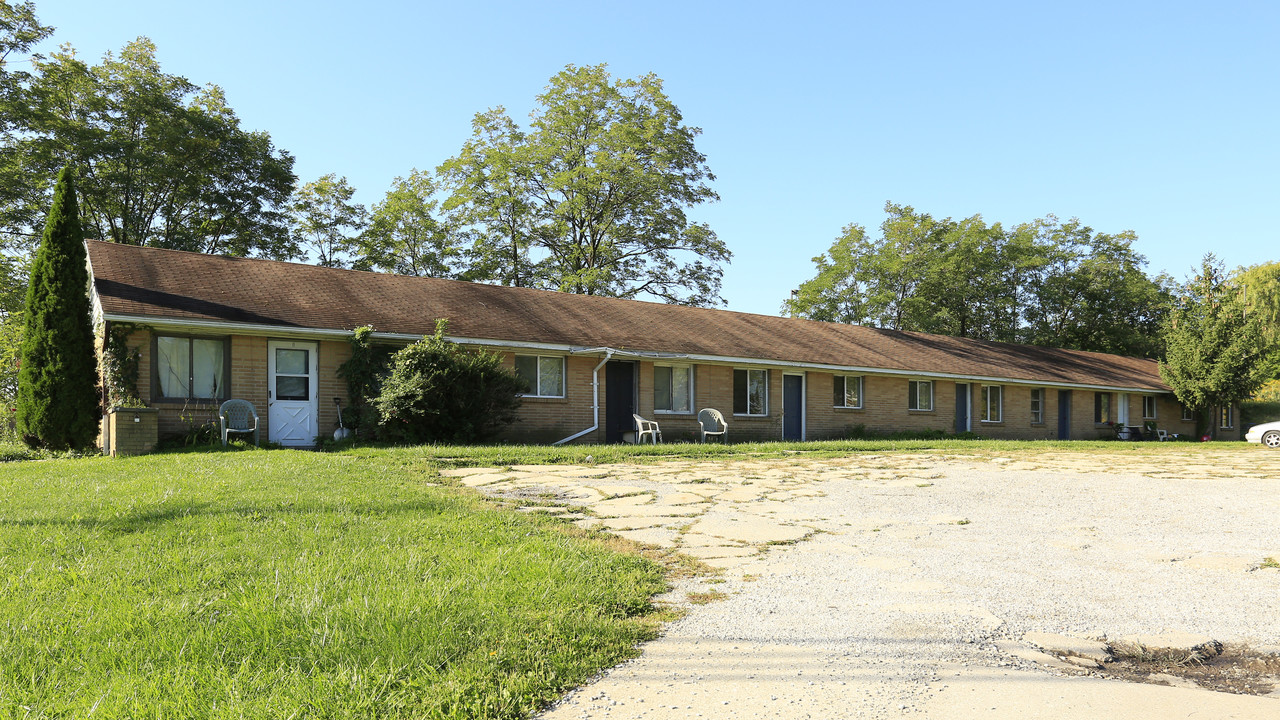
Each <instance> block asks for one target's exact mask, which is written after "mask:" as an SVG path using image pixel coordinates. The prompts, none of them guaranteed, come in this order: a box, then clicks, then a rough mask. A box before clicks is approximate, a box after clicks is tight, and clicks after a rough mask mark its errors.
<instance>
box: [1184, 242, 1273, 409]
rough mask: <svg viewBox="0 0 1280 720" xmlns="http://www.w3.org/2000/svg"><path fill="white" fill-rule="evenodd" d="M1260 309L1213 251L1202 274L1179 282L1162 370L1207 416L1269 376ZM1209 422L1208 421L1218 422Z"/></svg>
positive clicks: (1190, 404) (1188, 401) (1186, 401)
mask: <svg viewBox="0 0 1280 720" xmlns="http://www.w3.org/2000/svg"><path fill="white" fill-rule="evenodd" d="M1262 325H1263V323H1262V317H1261V314H1260V313H1251V312H1247V310H1246V301H1245V297H1244V293H1243V292H1242V288H1240V287H1239V286H1233V285H1232V284H1231V283H1230V282H1229V281H1228V278H1227V274H1226V272H1225V271H1224V270H1223V267H1222V263H1220V262H1219V261H1218V260H1217V259H1216V258H1215V257H1214V256H1213V255H1212V254H1209V255H1206V256H1205V257H1204V260H1203V261H1202V263H1201V268H1200V272H1199V274H1197V275H1196V276H1195V277H1193V278H1192V279H1191V280H1189V281H1188V282H1187V283H1186V284H1185V285H1183V286H1182V287H1181V288H1180V291H1179V292H1178V295H1177V297H1176V298H1175V301H1174V306H1173V309H1172V311H1171V312H1170V313H1169V318H1168V320H1167V322H1166V325H1165V336H1164V341H1165V358H1164V359H1163V360H1162V361H1161V362H1160V376H1161V377H1162V378H1163V379H1164V381H1165V382H1166V383H1168V384H1169V387H1171V388H1173V392H1174V395H1176V396H1177V398H1178V400H1179V401H1180V402H1182V403H1183V404H1184V405H1186V406H1187V407H1190V408H1193V409H1195V410H1197V411H1198V412H1199V416H1200V417H1201V420H1202V422H1203V420H1204V419H1206V418H1207V417H1208V416H1209V414H1210V412H1209V411H1211V410H1213V409H1216V408H1221V407H1225V406H1229V405H1231V404H1233V403H1236V402H1239V401H1240V400H1243V399H1245V398H1247V397H1249V396H1250V395H1252V394H1253V393H1254V392H1255V391H1257V389H1258V388H1259V387H1261V386H1262V384H1263V383H1264V382H1265V381H1266V379H1267V378H1266V376H1265V371H1266V367H1267V362H1266V361H1267V352H1268V348H1267V343H1266V340H1265V339H1264V337H1263V332H1262ZM1217 425H1218V423H1215V422H1211V423H1209V427H1210V428H1211V429H1212V428H1216V427H1217Z"/></svg>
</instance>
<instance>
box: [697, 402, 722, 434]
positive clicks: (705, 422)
mask: <svg viewBox="0 0 1280 720" xmlns="http://www.w3.org/2000/svg"><path fill="white" fill-rule="evenodd" d="M698 426H699V431H698V433H699V438H698V439H699V441H700V442H706V441H707V436H708V435H719V436H720V442H728V440H729V424H728V423H726V422H725V421H724V416H723V415H721V414H720V411H719V410H716V409H715V408H703V409H701V410H699V411H698Z"/></svg>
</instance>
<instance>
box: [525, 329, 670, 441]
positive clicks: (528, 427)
mask: <svg viewBox="0 0 1280 720" xmlns="http://www.w3.org/2000/svg"><path fill="white" fill-rule="evenodd" d="M500 354H501V355H502V365H503V367H505V368H507V369H508V370H512V371H514V370H515V366H516V361H515V356H516V354H517V352H516V351H511V350H506V351H502V352H501V353H500ZM518 354H521V355H525V354H529V355H533V354H537V353H535V352H533V351H529V352H527V353H526V352H519V353H518ZM541 354H543V355H555V353H545V352H544V353H541ZM564 357H565V396H564V397H563V398H538V397H526V398H524V399H523V401H522V402H521V404H520V410H519V412H518V416H517V417H518V419H517V420H516V422H515V423H514V424H512V425H511V426H510V427H508V428H507V430H506V431H505V432H503V433H502V435H501V436H500V439H501V440H506V441H510V442H522V443H551V442H555V441H556V440H561V439H563V438H566V437H569V436H570V435H573V434H575V433H578V432H581V431H583V430H586V429H587V428H589V427H591V422H592V405H591V403H592V392H591V371H592V369H593V368H594V367H595V366H596V365H598V364H599V363H600V358H592V357H580V356H574V355H569V356H564ZM650 378H652V373H651V374H650ZM651 381H652V380H651ZM599 383H600V428H599V429H598V430H596V431H595V432H592V433H587V434H586V435H584V436H583V437H581V438H579V439H578V440H577V441H576V442H579V443H591V442H604V418H605V407H604V387H605V369H604V368H600V374H599Z"/></svg>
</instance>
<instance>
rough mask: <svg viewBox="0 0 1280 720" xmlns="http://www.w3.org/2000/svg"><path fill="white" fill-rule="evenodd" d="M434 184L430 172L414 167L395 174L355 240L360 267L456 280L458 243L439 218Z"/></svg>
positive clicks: (448, 225) (460, 248)
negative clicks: (400, 175) (403, 174)
mask: <svg viewBox="0 0 1280 720" xmlns="http://www.w3.org/2000/svg"><path fill="white" fill-rule="evenodd" d="M438 191H439V188H438V187H437V182H436V179H435V177H434V176H432V174H431V173H427V172H420V171H418V170H414V171H413V172H412V173H410V174H409V177H407V178H396V179H395V183H394V184H393V186H392V188H391V190H389V191H388V192H387V195H386V198H385V199H383V201H382V202H380V203H378V204H377V205H374V206H373V213H372V214H371V216H370V218H369V226H368V229H366V230H365V231H364V233H363V234H362V235H361V236H360V237H359V238H358V239H357V240H356V242H355V244H356V248H357V252H358V254H359V256H360V257H359V259H358V260H356V262H355V267H356V268H357V269H360V270H383V271H386V272H393V273H398V274H400V275H420V276H426V277H442V278H456V277H459V275H460V274H461V272H462V271H463V266H464V264H465V257H464V248H463V243H462V240H461V238H460V237H459V235H458V234H457V233H456V232H455V230H454V228H453V227H452V224H451V223H450V222H449V221H448V220H445V219H443V218H442V217H441V214H440V212H439V206H440V200H439V198H438V197H437V194H438Z"/></svg>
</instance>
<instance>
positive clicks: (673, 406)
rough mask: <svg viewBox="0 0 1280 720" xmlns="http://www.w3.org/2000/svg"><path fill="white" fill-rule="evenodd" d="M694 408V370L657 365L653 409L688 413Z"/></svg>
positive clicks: (654, 373) (685, 367) (654, 377)
mask: <svg viewBox="0 0 1280 720" xmlns="http://www.w3.org/2000/svg"><path fill="white" fill-rule="evenodd" d="M692 408H693V368H692V367H690V366H688V365H685V366H678V365H656V366H654V368H653V409H654V410H655V411H657V412H671V413H687V412H692Z"/></svg>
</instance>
